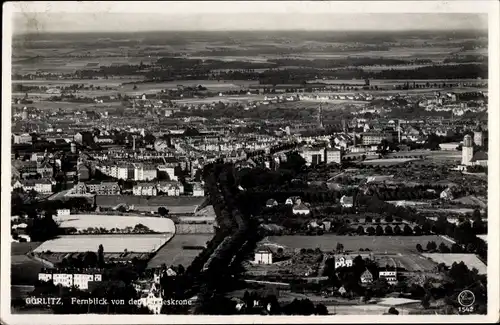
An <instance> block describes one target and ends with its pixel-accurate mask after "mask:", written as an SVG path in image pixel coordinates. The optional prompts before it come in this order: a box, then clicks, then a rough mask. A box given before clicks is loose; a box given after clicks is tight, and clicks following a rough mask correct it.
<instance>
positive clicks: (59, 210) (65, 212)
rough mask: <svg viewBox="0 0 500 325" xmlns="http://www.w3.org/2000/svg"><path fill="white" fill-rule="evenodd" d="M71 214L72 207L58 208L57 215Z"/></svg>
mask: <svg viewBox="0 0 500 325" xmlns="http://www.w3.org/2000/svg"><path fill="white" fill-rule="evenodd" d="M70 214H71V211H70V209H57V216H58V217H62V216H69V215H70Z"/></svg>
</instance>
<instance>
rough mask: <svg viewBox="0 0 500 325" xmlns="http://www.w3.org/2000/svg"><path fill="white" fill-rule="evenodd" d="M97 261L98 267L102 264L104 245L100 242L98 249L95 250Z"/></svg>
mask: <svg viewBox="0 0 500 325" xmlns="http://www.w3.org/2000/svg"><path fill="white" fill-rule="evenodd" d="M97 263H98V265H99V267H103V266H104V247H103V246H102V244H100V245H99V249H98V250H97Z"/></svg>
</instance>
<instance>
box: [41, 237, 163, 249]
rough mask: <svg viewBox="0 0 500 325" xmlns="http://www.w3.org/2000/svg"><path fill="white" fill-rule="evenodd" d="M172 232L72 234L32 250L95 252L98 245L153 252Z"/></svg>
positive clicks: (108, 247) (105, 247) (106, 247)
mask: <svg viewBox="0 0 500 325" xmlns="http://www.w3.org/2000/svg"><path fill="white" fill-rule="evenodd" d="M172 236H173V234H157V235H156V234H155V235H150V234H148V235H73V236H61V237H59V238H56V239H52V240H49V241H46V242H44V243H43V244H42V245H40V246H38V247H37V248H36V249H35V250H34V252H35V253H43V252H48V251H50V252H53V253H74V252H82V253H84V252H88V251H92V252H97V250H98V249H99V245H102V246H103V247H104V253H123V252H124V251H125V250H127V252H131V253H154V252H156V251H157V250H158V249H160V247H162V246H163V245H165V243H167V242H168V241H169V240H170V238H172Z"/></svg>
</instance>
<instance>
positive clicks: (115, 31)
mask: <svg viewBox="0 0 500 325" xmlns="http://www.w3.org/2000/svg"><path fill="white" fill-rule="evenodd" d="M488 31H489V29H488V28H481V27H477V28H475V27H473V28H455V29H446V28H429V29H425V28H424V29H421V28H415V29H401V30H393V29H373V28H371V29H341V30H339V29H300V28H297V29H170V30H158V29H152V30H140V31H135V30H131V31H124V30H103V31H86V30H74V31H42V32H39V31H38V32H16V31H15V30H14V31H13V32H12V35H13V36H23V35H40V34H46V35H47V34H103V33H114V34H139V33H178V32H188V33H189V32H194V33H204V32H207V33H213V32H274V33H276V32H333V33H345V32H348V33H349V32H356V33H370V32H387V33H402V32H488Z"/></svg>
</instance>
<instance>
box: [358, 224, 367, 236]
mask: <svg viewBox="0 0 500 325" xmlns="http://www.w3.org/2000/svg"><path fill="white" fill-rule="evenodd" d="M356 232H357V233H358V235H364V234H365V229H364V228H363V226H359V227H358V229H357V231H356Z"/></svg>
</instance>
